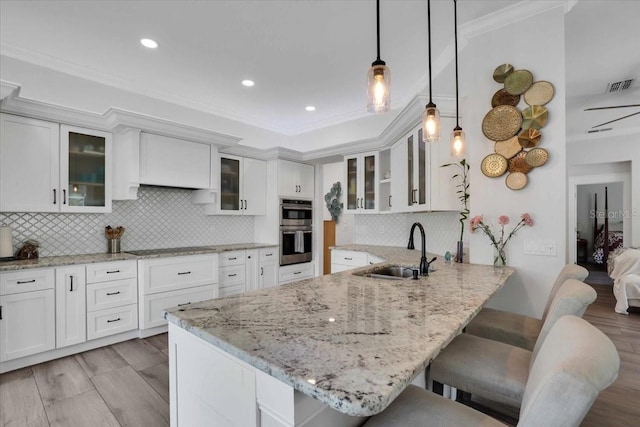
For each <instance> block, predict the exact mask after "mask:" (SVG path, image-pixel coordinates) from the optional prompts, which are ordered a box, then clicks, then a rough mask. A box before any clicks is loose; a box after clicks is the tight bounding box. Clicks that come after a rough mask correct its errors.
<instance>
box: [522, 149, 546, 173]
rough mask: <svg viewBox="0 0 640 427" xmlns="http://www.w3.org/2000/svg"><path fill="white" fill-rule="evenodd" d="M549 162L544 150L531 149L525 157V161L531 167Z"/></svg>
mask: <svg viewBox="0 0 640 427" xmlns="http://www.w3.org/2000/svg"><path fill="white" fill-rule="evenodd" d="M547 160H549V153H548V152H547V150H545V149H544V148H533V149H531V150H529V151H528V152H527V154H526V156H525V161H526V162H527V164H528V165H530V166H533V167H536V168H537V167H538V166H542V165H544V164H545V163H547Z"/></svg>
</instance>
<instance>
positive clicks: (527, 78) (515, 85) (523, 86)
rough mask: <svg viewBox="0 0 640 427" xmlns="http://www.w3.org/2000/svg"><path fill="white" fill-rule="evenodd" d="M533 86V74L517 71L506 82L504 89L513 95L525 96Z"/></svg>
mask: <svg viewBox="0 0 640 427" xmlns="http://www.w3.org/2000/svg"><path fill="white" fill-rule="evenodd" d="M532 84H533V74H531V71H529V70H516V71H514V72H513V73H511V74H509V75H508V76H507V78H506V79H505V80H504V89H505V90H506V91H507V93H510V94H511V95H520V94H523V93H525V92H526V91H527V89H529V88H530V87H531V85H532Z"/></svg>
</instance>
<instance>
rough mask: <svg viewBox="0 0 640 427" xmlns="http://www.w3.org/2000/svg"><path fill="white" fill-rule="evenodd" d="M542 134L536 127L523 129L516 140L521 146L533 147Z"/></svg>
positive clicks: (538, 141)
mask: <svg viewBox="0 0 640 427" xmlns="http://www.w3.org/2000/svg"><path fill="white" fill-rule="evenodd" d="M540 138H542V134H541V133H540V131H539V130H538V129H532V128H529V129H523V130H522V132H520V134H519V135H518V142H519V143H520V146H522V148H533V147H535V146H537V145H538V144H539V143H540Z"/></svg>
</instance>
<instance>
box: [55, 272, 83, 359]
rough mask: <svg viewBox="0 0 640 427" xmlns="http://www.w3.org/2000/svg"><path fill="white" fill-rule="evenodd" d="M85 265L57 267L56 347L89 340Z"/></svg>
mask: <svg viewBox="0 0 640 427" xmlns="http://www.w3.org/2000/svg"><path fill="white" fill-rule="evenodd" d="M86 289H87V282H86V274H85V266H84V265H74V266H72V267H61V268H56V348H62V347H66V346H69V345H73V344H80V343H83V342H85V341H86V340H87V301H86Z"/></svg>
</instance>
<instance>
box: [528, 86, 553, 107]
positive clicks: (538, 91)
mask: <svg viewBox="0 0 640 427" xmlns="http://www.w3.org/2000/svg"><path fill="white" fill-rule="evenodd" d="M553 94H554V88H553V85H552V84H551V83H549V82H547V81H544V80H542V81H539V82H535V83H534V84H532V85H531V87H530V88H529V89H527V91H526V92H525V93H524V102H526V103H527V104H529V105H544V104H546V103H547V102H549V101H551V100H552V99H553Z"/></svg>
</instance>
